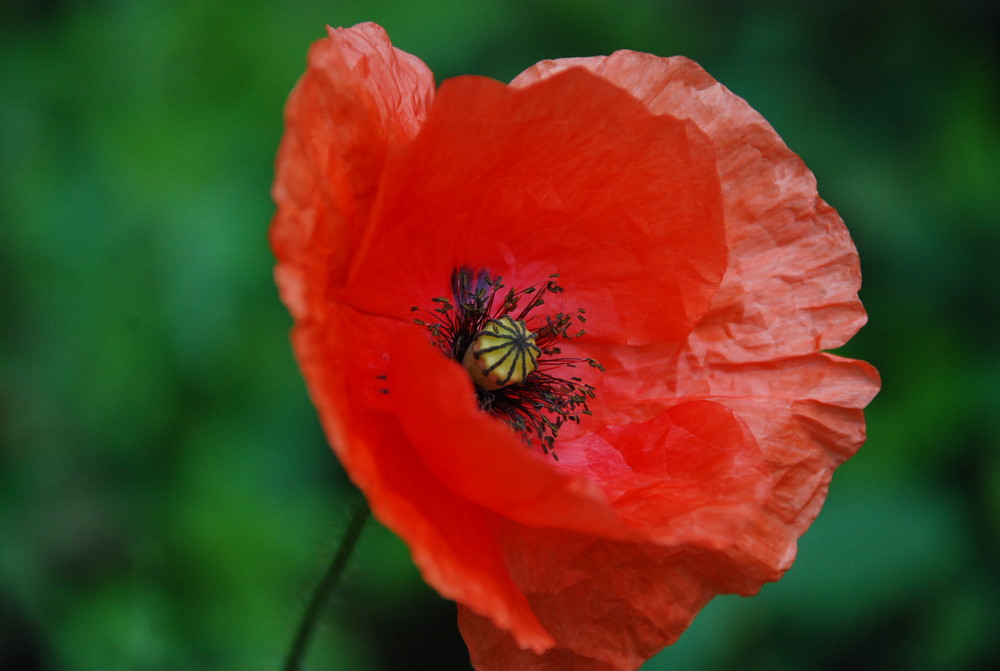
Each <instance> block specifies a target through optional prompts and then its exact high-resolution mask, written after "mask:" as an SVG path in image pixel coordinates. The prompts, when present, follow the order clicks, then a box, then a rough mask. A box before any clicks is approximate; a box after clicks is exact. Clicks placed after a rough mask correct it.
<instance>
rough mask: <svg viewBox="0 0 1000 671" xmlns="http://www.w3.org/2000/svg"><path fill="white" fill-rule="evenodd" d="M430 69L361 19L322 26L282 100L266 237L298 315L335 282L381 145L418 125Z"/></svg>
mask: <svg viewBox="0 0 1000 671" xmlns="http://www.w3.org/2000/svg"><path fill="white" fill-rule="evenodd" d="M433 95H434V78H433V76H432V75H431V73H430V70H428V69H427V66H426V65H424V64H423V62H421V61H420V60H419V59H418V58H416V57H415V56H411V55H410V54H407V53H405V52H403V51H400V50H398V49H395V48H393V46H392V45H391V44H390V42H389V38H388V37H387V36H386V34H385V31H384V30H383V29H382V28H381V27H379V26H377V25H375V24H373V23H366V24H361V25H358V26H355V27H354V28H348V29H344V28H338V29H332V28H331V29H329V37H328V38H326V39H323V40H320V41H318V42H316V43H315V44H314V45H313V46H312V49H311V50H310V52H309V61H308V68H307V70H306V73H305V75H303V77H302V79H301V80H300V81H299V83H298V84H297V85H296V87H295V90H294V91H293V92H292V94H291V96H290V97H289V100H288V104H287V106H286V108H285V127H286V131H285V135H284V137H283V139H282V142H281V147H280V149H279V151H278V160H277V167H276V177H275V182H274V189H273V197H274V200H275V202H276V203H277V204H278V212H277V214H276V215H275V218H274V223H273V225H272V227H271V245H272V248H273V249H274V252H275V255H276V256H277V257H278V262H279V263H278V268H277V270H276V271H275V274H276V277H277V280H278V285H279V288H280V290H281V297H282V299H283V300H284V301H285V304H286V305H287V306H288V308H289V310H290V311H291V312H292V315H293V316H295V317H296V318H307V317H308V316H309V312H310V305H311V304H312V303H313V302H315V301H322V300H326V299H327V297H328V295H329V292H330V289H331V287H333V286H337V285H339V284H340V283H342V282H343V279H344V277H345V276H346V274H347V269H348V262H349V260H350V258H351V256H352V255H353V254H354V251H355V250H356V248H357V245H358V240H359V239H360V236H361V234H362V232H363V231H364V229H365V227H366V226H367V222H368V217H369V214H370V212H371V208H372V203H373V201H374V199H375V196H376V194H377V185H378V182H379V179H380V176H381V174H382V169H383V166H384V164H385V158H386V154H387V153H388V152H389V151H391V150H392V149H393V148H395V147H398V146H399V145H400V144H402V143H404V142H406V141H408V140H410V139H411V138H412V137H413V136H414V135H416V133H417V131H418V130H419V129H420V126H421V124H422V123H423V120H424V118H425V117H426V114H427V110H428V109H429V107H430V103H431V100H432V98H433Z"/></svg>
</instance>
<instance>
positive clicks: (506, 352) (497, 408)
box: [413, 268, 604, 459]
mask: <svg viewBox="0 0 1000 671" xmlns="http://www.w3.org/2000/svg"><path fill="white" fill-rule="evenodd" d="M556 277H557V276H556V275H552V276H550V277H549V278H548V279H547V280H546V281H545V282H543V283H540V284H539V285H536V286H531V287H528V288H526V289H522V290H520V291H518V290H515V289H506V290H505V291H503V290H504V285H503V282H502V280H501V278H500V277H492V276H490V274H489V273H488V272H486V271H485V270H479V271H473V270H472V269H470V268H460V269H456V270H455V271H454V272H453V273H452V277H451V286H452V295H453V296H452V298H443V297H439V298H434V299H432V300H433V302H434V303H435V304H436V305H437V307H436V308H434V309H433V311H428V314H429V315H430V316H431V317H432V319H429V320H425V319H417V320H415V321H416V323H417V324H419V325H421V326H424V327H425V328H426V329H427V330H428V331H429V332H430V334H431V341H432V342H433V343H434V344H435V345H437V347H438V348H439V349H440V350H441V351H442V352H443V353H444V354H445V355H446V356H448V357H450V358H452V359H454V360H455V361H458V362H460V363H462V365H463V366H464V367H465V369H466V370H467V371H468V373H469V376H470V377H471V378H472V380H473V382H475V384H476V398H477V400H478V401H479V407H480V408H481V409H482V410H483V411H485V412H488V413H490V414H492V415H493V416H494V417H496V418H498V419H500V420H502V421H504V422H506V423H507V424H508V425H509V426H510V427H511V428H512V429H514V430H515V431H516V432H518V433H519V434H520V435H521V437H522V439H523V440H524V441H525V442H526V443H527V444H529V445H532V444H534V443H535V441H539V443H540V444H541V447H542V450H543V452H545V453H546V454H551V455H552V457H553V458H555V459H558V456H557V455H556V454H555V452H554V449H555V441H556V436H557V434H558V433H559V429H560V427H562V426H563V424H565V423H566V422H575V423H579V422H580V418H581V415H589V414H590V410H589V409H588V407H587V401H588V400H590V399H593V398H594V387H592V386H591V385H589V384H585V383H584V382H583V380H582V378H580V377H577V376H570V377H569V378H563V377H557V376H555V375H552V374H551V373H550V372H549V371H552V370H554V369H559V368H574V367H575V366H576V365H577V364H580V363H587V364H588V365H589V366H592V367H594V368H597V369H598V370H602V371H603V370H604V368H603V367H602V366H601V364H599V363H598V362H596V361H594V360H593V359H583V358H574V357H563V356H560V354H561V351H560V348H559V342H560V341H561V340H570V339H573V338H578V337H580V336H581V335H583V333H584V331H583V329H579V330H577V331H576V332H575V333H572V334H570V332H569V330H570V328H571V327H573V325H574V322H580V323H581V324H582V323H583V322H585V321H586V318H585V317H584V311H583V309H582V308H581V309H579V310H577V311H576V313H574V314H569V315H567V314H565V313H562V312H556V313H554V314H547V315H545V316H540V315H538V314H533V313H536V311H538V309H539V308H540V307H541V306H542V305H543V304H544V303H545V296H546V295H547V294H557V293H561V292H562V291H563V289H562V287H560V286H559V285H558V284H557V282H556ZM525 303H526V304H525ZM419 309H420V308H417V307H414V308H413V310H414V311H416V310H419Z"/></svg>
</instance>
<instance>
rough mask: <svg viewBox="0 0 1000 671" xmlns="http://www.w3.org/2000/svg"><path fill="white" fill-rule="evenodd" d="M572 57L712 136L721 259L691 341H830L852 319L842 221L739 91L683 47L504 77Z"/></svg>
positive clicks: (741, 348) (705, 345)
mask: <svg viewBox="0 0 1000 671" xmlns="http://www.w3.org/2000/svg"><path fill="white" fill-rule="evenodd" d="M573 68H585V69H587V70H590V71H592V72H595V73H596V74H598V75H600V76H601V77H604V78H606V79H607V80H608V81H610V82H613V83H614V84H616V85H618V86H621V87H622V88H624V89H625V90H627V91H629V92H630V93H631V94H632V95H634V96H635V97H637V98H638V99H639V100H641V101H642V102H643V103H644V104H645V105H646V106H647V108H648V109H649V110H650V111H651V112H653V113H654V114H668V115H671V116H674V117H678V118H681V119H689V120H691V121H694V122H695V123H696V124H697V125H698V128H700V129H701V130H702V131H704V132H705V133H706V134H707V135H708V136H709V138H711V141H712V144H713V145H714V147H715V153H716V158H717V161H718V169H719V176H720V178H721V181H722V188H723V199H724V201H725V219H726V236H727V241H728V244H729V268H728V270H727V272H726V277H725V278H724V280H723V283H722V287H721V288H720V290H719V294H718V295H717V296H716V297H715V301H714V302H713V304H712V309H711V311H710V312H709V314H707V315H706V317H705V319H703V320H702V321H701V322H700V323H699V324H698V328H697V330H696V332H695V333H694V334H693V335H692V338H691V340H690V346H691V347H692V349H694V350H695V351H697V352H700V353H704V355H705V356H711V357H713V358H718V359H725V360H727V361H762V360H768V359H772V358H783V357H788V356H793V355H796V354H807V353H810V352H816V351H818V350H821V349H829V348H833V347H838V346H840V345H842V344H844V343H845V342H846V341H847V340H848V338H850V337H851V336H852V335H853V334H854V333H855V332H857V330H858V329H859V328H861V326H862V325H863V324H864V323H865V320H866V314H865V311H864V309H863V307H862V306H861V302H860V301H859V300H858V297H857V292H858V287H859V286H860V284H861V272H860V267H859V264H858V256H857V252H856V251H855V249H854V244H853V242H852V241H851V239H850V236H849V234H848V232H847V228H846V227H845V226H844V223H843V221H842V220H841V219H840V217H839V216H838V215H837V213H836V211H834V210H833V208H831V207H830V206H829V205H827V204H826V203H825V202H823V201H822V200H821V199H820V198H819V196H818V194H817V192H816V180H815V178H814V177H813V174H812V173H811V172H810V171H809V169H808V168H807V167H806V166H805V164H804V163H803V162H802V160H801V159H800V158H799V157H798V156H796V155H795V154H794V153H793V152H792V151H791V150H790V149H789V148H788V147H787V146H785V143H784V142H783V141H782V140H781V138H780V137H779V136H778V134H777V133H776V132H775V131H774V129H773V128H772V127H771V126H770V124H768V123H767V121H765V120H764V118H763V117H762V116H761V115H760V114H758V113H757V112H756V111H755V110H754V109H753V108H752V107H750V105H749V104H747V102H746V101H745V100H743V99H742V98H740V97H739V96H737V95H735V94H733V93H732V92H730V91H729V90H728V89H727V88H726V87H724V86H723V85H722V84H720V83H719V82H717V81H715V80H714V79H713V78H712V77H711V76H710V75H709V74H708V73H706V72H705V71H704V70H703V69H702V68H701V67H700V66H698V64H696V63H694V62H692V61H690V60H688V59H686V58H683V57H680V56H677V57H673V58H661V57H658V56H653V55H651V54H642V53H636V52H633V51H618V52H616V53H614V54H612V55H611V56H607V57H595V58H568V59H562V60H557V61H543V62H541V63H539V64H537V65H535V66H534V67H532V68H530V69H528V70H527V71H525V72H524V73H522V74H521V75H519V76H518V77H517V78H516V79H515V80H514V81H513V82H512V83H511V85H512V86H514V87H525V86H534V85H537V83H538V82H539V81H544V80H545V79H547V78H550V77H553V76H557V75H558V74H560V73H562V72H564V71H566V70H567V69H573Z"/></svg>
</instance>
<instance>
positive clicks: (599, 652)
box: [459, 524, 722, 671]
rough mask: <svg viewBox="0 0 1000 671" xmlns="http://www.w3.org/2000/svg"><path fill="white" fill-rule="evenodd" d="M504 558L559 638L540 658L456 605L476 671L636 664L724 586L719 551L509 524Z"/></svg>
mask: <svg viewBox="0 0 1000 671" xmlns="http://www.w3.org/2000/svg"><path fill="white" fill-rule="evenodd" d="M501 542H502V545H503V548H504V553H505V561H506V563H507V566H508V567H509V569H510V573H511V576H512V578H513V579H514V581H515V582H516V583H517V584H518V586H519V587H520V588H521V589H522V590H523V591H524V593H525V595H526V597H527V598H528V601H529V603H530V604H531V607H532V610H533V611H534V612H535V613H536V614H537V616H538V618H539V620H540V621H541V622H542V624H543V626H545V628H546V629H547V630H548V631H549V632H550V633H551V634H552V635H553V636H554V637H555V639H556V642H557V645H556V646H555V647H554V648H552V649H551V650H549V651H547V652H546V653H544V654H542V655H538V654H536V653H534V652H532V651H529V650H523V649H521V648H520V647H519V646H518V645H517V644H516V642H515V641H514V640H513V639H512V638H511V637H510V635H509V634H507V633H506V632H504V631H501V630H499V629H498V628H497V627H495V626H493V625H492V624H491V623H490V622H488V621H486V620H484V619H483V618H480V617H477V616H475V615H474V614H472V613H470V612H469V611H467V610H466V609H463V608H459V626H460V628H461V630H462V635H463V637H464V638H465V640H466V642H467V644H468V645H469V650H470V653H471V655H472V661H473V664H474V665H475V667H476V669H477V670H478V671H506V670H507V669H519V670H520V669H531V670H533V671H598V670H600V671H633V670H634V669H637V668H639V667H640V666H641V665H642V663H643V662H644V661H645V660H647V659H649V658H650V657H652V656H653V655H655V654H656V653H657V652H659V651H660V650H661V649H662V648H663V647H664V646H665V645H669V644H670V643H672V642H674V641H675V640H676V639H677V638H678V637H679V636H680V634H681V632H683V631H684V629H686V628H687V626H688V625H689V624H690V623H691V620H692V619H693V618H694V616H695V614H696V613H697V612H698V611H699V610H700V609H701V608H702V607H703V606H704V605H705V604H706V603H707V602H708V601H709V600H710V599H711V598H712V596H714V595H715V594H717V593H718V592H719V591H720V587H719V585H717V584H716V583H715V581H714V578H715V575H714V574H715V573H716V572H718V571H719V570H720V568H722V565H721V564H720V563H719V562H717V561H716V559H715V553H713V552H712V551H710V550H701V549H697V548H692V547H688V546H680V547H678V548H662V547H658V546H655V545H648V544H633V543H617V542H613V541H606V540H601V539H595V538H593V537H588V536H585V535H581V534H574V533H571V532H561V531H547V530H540V529H531V528H528V527H522V526H518V525H513V524H511V525H507V526H506V527H505V529H504V533H503V534H502V536H501Z"/></svg>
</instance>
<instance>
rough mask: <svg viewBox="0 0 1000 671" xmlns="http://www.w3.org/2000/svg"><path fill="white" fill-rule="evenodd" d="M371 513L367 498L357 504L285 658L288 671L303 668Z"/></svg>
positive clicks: (285, 670)
mask: <svg viewBox="0 0 1000 671" xmlns="http://www.w3.org/2000/svg"><path fill="white" fill-rule="evenodd" d="M370 512H371V511H370V510H369V509H368V504H367V503H366V502H364V501H362V502H361V503H358V504H357V505H356V506H355V508H354V515H353V516H352V517H351V525H350V526H349V527H347V531H346V532H345V533H344V538H343V539H342V540H341V541H340V547H339V548H337V553H336V554H335V555H334V556H333V562H331V564H330V566H329V568H327V569H326V573H325V574H324V575H323V579H322V580H321V581H320V583H319V585H317V586H316V591H315V592H313V595H312V598H311V599H310V600H309V606H308V607H307V608H306V612H305V615H303V616H302V622H301V623H300V624H299V630H298V632H297V633H296V634H295V640H294V641H293V642H292V648H291V650H289V651H288V657H287V658H286V659H285V666H284V667H283V669H284V671H300V670H301V669H302V661H303V659H304V658H305V654H306V648H308V647H309V641H310V639H311V638H312V635H313V633H314V632H315V631H316V625H318V624H319V619H320V613H321V612H322V610H323V606H324V605H325V604H326V602H327V601H328V600H329V599H330V596H331V594H333V590H334V589H335V588H336V587H337V583H338V582H340V576H341V575H343V573H344V568H345V567H346V566H347V560H348V559H350V557H351V552H352V551H353V550H354V546H355V545H357V542H358V538H360V537H361V531H362V530H363V529H364V528H365V522H367V521H368V516H369V514H370Z"/></svg>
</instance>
